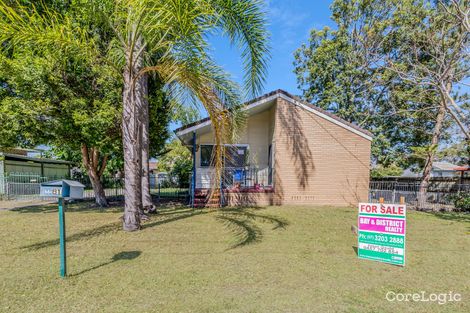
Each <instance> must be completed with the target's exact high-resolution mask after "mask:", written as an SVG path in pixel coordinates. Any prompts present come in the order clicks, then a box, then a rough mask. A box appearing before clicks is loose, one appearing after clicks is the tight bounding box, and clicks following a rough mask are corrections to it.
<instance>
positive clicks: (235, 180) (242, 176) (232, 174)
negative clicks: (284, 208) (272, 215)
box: [190, 167, 274, 207]
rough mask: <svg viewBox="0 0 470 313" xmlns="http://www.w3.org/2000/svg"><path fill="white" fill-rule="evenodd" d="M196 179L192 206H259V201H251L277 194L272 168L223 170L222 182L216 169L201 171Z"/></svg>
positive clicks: (192, 190)
mask: <svg viewBox="0 0 470 313" xmlns="http://www.w3.org/2000/svg"><path fill="white" fill-rule="evenodd" d="M194 174H195V175H194ZM193 177H195V179H194V181H195V184H194V186H195V188H191V195H190V196H191V206H192V207H219V206H226V205H229V206H240V205H247V204H257V203H258V202H259V200H257V201H250V200H249V199H255V198H256V199H258V198H263V197H265V196H263V195H257V194H268V193H273V192H274V186H273V169H272V167H228V168H223V169H222V177H221V178H220V179H216V178H215V170H214V168H207V169H203V170H201V169H200V168H199V171H197V170H196V172H195V173H194V172H193ZM219 183H220V185H219ZM212 189H214V190H213V192H212V194H211V190H212ZM210 197H211V198H210ZM241 200H243V201H241Z"/></svg>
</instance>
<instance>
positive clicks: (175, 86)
mask: <svg viewBox="0 0 470 313" xmlns="http://www.w3.org/2000/svg"><path fill="white" fill-rule="evenodd" d="M46 5H47V4H46ZM78 7H79V10H80V12H86V14H84V15H85V16H90V17H94V18H95V19H93V18H90V19H88V18H87V19H86V21H87V24H86V25H81V24H80V23H74V20H77V19H76V18H74V16H73V15H72V14H65V15H64V14H60V12H57V11H56V10H55V9H54V8H53V7H50V6H48V8H47V10H44V12H45V13H44V14H43V13H42V12H41V11H38V10H36V9H31V8H30V7H22V6H18V5H15V6H10V5H8V4H7V3H6V2H5V1H3V0H0V15H1V17H0V41H1V42H3V43H6V44H7V45H12V46H15V47H16V46H24V45H26V46H34V47H36V48H37V49H40V50H42V51H45V50H48V53H49V54H51V55H53V54H52V53H51V52H52V50H53V51H57V50H64V51H68V52H73V53H75V55H76V56H77V57H82V58H84V59H90V60H102V61H103V62H105V63H107V64H111V65H112V67H113V68H114V69H116V73H118V74H119V75H121V77H122V84H123V93H122V103H123V108H122V112H123V113H122V135H123V150H124V172H125V198H126V202H125V208H124V218H123V228H124V229H125V230H128V231H133V230H137V229H139V228H140V216H141V212H142V208H143V205H142V183H143V182H142V175H141V174H142V167H143V165H142V164H143V162H142V159H143V158H142V153H143V152H144V154H145V153H146V151H148V138H146V135H147V134H148V128H147V125H148V122H147V121H148V115H147V112H148V110H147V107H148V103H147V99H148V97H147V94H148V75H149V73H154V74H155V75H157V76H158V78H159V79H160V80H161V81H162V83H163V84H164V85H165V87H166V88H168V96H169V97H171V98H172V99H176V100H177V102H181V99H182V96H184V95H190V96H191V97H192V98H194V99H197V100H198V101H200V102H201V103H202V104H203V105H204V107H205V109H206V110H207V112H208V115H209V117H210V118H211V120H212V122H213V124H212V125H213V129H214V134H215V143H216V147H217V148H216V149H215V160H216V162H215V165H216V171H217V172H219V173H220V170H221V166H222V157H223V145H222V144H223V143H226V142H230V141H231V139H232V137H233V133H234V129H236V128H237V127H239V126H240V124H241V121H242V120H241V116H239V115H236V114H237V113H239V112H240V110H236V108H237V106H238V105H239V104H240V102H241V101H240V98H241V97H240V94H239V92H238V88H237V86H236V85H235V84H234V83H233V82H232V81H231V80H230V79H229V77H228V76H227V74H226V73H225V72H224V71H223V70H222V69H221V68H220V67H219V66H218V65H217V64H216V63H215V62H214V61H213V60H212V58H211V57H210V55H209V54H208V46H209V44H208V42H207V37H208V36H207V35H208V34H209V33H214V32H219V33H221V34H224V35H226V36H228V38H229V39H230V41H231V42H232V43H233V44H235V45H236V46H237V47H240V48H241V49H242V58H243V62H244V69H245V73H246V74H245V89H246V90H247V91H251V93H253V94H256V93H257V92H259V90H260V88H261V86H262V83H263V79H264V75H265V71H266V59H267V51H268V46H267V31H266V21H265V14H264V12H263V11H262V3H261V1H257V0H251V1H250V0H240V1H227V0H202V1H201V0H199V1H189V0H187V1H181V0H164V1H163V0H160V1H158V0H139V1H138V0H127V1H81V2H80V6H77V8H78ZM77 10H78V9H77ZM90 24H91V25H92V26H90ZM95 29H96V30H99V31H98V32H91V31H90V30H95ZM102 34H104V35H106V34H112V35H111V40H109V41H106V40H104V41H102V40H101V41H100V39H101V38H100V35H102ZM101 37H103V36H101ZM108 42H109V45H108V44H107V43H108ZM103 43H105V44H106V47H103V46H102V45H103ZM228 108H232V109H231V110H228ZM144 166H145V165H144ZM147 166H148V165H147ZM216 177H219V175H216ZM144 183H145V182H144Z"/></svg>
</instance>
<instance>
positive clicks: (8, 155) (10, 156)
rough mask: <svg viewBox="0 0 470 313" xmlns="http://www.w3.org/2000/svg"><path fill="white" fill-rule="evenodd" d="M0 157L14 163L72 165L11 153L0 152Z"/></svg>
mask: <svg viewBox="0 0 470 313" xmlns="http://www.w3.org/2000/svg"><path fill="white" fill-rule="evenodd" d="M0 156H4V157H5V159H8V160H16V161H33V162H37V163H46V164H68V165H73V164H74V163H73V162H70V161H63V160H53V159H45V158H33V157H28V156H24V155H19V154H13V153H4V152H0Z"/></svg>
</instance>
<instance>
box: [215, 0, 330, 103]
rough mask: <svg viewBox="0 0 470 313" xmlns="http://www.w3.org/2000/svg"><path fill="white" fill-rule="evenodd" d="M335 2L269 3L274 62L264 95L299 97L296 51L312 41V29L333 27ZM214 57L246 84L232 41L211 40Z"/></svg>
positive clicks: (285, 0) (269, 0)
mask: <svg viewBox="0 0 470 313" xmlns="http://www.w3.org/2000/svg"><path fill="white" fill-rule="evenodd" d="M330 4H331V1H311V0H310V1H308V0H296V1H288V0H267V1H266V11H267V16H268V22H269V32H270V33H271V40H270V44H271V61H270V62H269V68H268V75H267V80H266V84H265V87H264V92H269V91H272V90H275V89H284V90H286V91H288V92H290V93H293V94H299V93H300V92H299V90H298V89H297V81H296V78H295V75H294V73H293V68H294V66H293V64H292V63H293V61H294V56H293V53H294V51H295V50H296V49H297V48H298V47H300V45H301V44H302V43H305V42H307V41H308V36H309V32H310V29H312V28H323V27H324V26H330V27H332V26H333V25H332V23H331V20H330V10H329V6H330ZM211 43H212V46H213V51H212V53H213V55H214V57H215V59H216V61H217V63H218V64H219V65H221V66H222V67H223V68H224V69H225V70H226V71H228V72H229V73H230V74H232V76H233V78H234V80H235V81H237V82H238V83H241V82H242V78H243V71H242V63H241V59H240V51H238V50H237V48H236V47H231V46H230V44H229V42H228V40H225V39H221V38H220V37H215V38H213V39H212V40H211Z"/></svg>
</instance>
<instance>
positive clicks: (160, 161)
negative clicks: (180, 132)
mask: <svg viewBox="0 0 470 313" xmlns="http://www.w3.org/2000/svg"><path fill="white" fill-rule="evenodd" d="M164 151H165V153H164V154H162V155H161V156H159V157H158V158H157V170H158V171H160V172H167V173H169V174H170V175H171V176H172V177H176V178H177V180H178V182H179V184H180V186H183V185H186V184H187V183H188V182H189V179H190V177H191V172H192V168H193V161H192V157H191V153H190V151H189V149H188V148H187V147H184V146H183V145H182V144H181V141H180V140H179V139H178V138H174V139H173V140H171V141H170V142H169V143H168V144H167V145H166V146H165V149H164Z"/></svg>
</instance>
